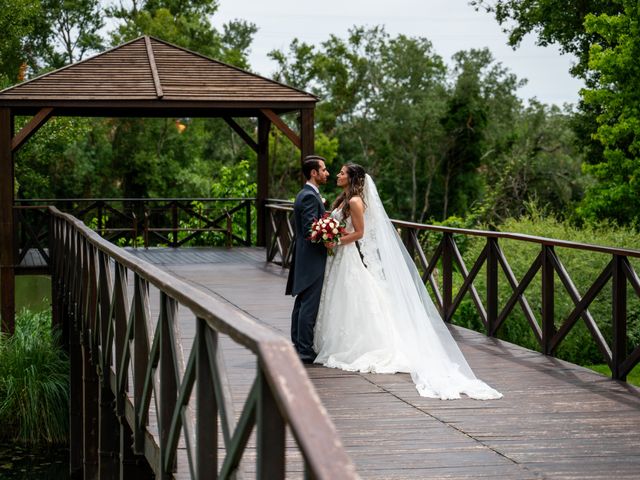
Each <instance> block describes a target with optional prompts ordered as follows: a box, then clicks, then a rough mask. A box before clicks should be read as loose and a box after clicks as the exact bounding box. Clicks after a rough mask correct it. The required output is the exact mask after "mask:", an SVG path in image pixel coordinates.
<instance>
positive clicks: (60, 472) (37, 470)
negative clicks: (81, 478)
mask: <svg viewBox="0 0 640 480" xmlns="http://www.w3.org/2000/svg"><path fill="white" fill-rule="evenodd" d="M36 478H37V479H38V480H40V479H42V480H67V479H69V478H71V477H70V475H69V449H68V448H66V447H64V446H58V447H40V448H32V447H25V446H23V445H19V444H12V443H5V444H2V443H0V479H3V480H4V479H7V480H34V479H36Z"/></svg>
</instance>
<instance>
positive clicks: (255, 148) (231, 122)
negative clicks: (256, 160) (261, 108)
mask: <svg viewBox="0 0 640 480" xmlns="http://www.w3.org/2000/svg"><path fill="white" fill-rule="evenodd" d="M222 119H223V120H224V121H225V122H227V125H229V126H230V127H231V128H233V131H234V132H236V133H237V134H238V135H240V138H242V139H243V140H244V141H245V143H246V144H247V145H249V146H250V147H251V148H252V149H253V151H254V152H256V153H258V144H257V143H256V142H255V140H254V139H253V138H251V136H250V135H249V134H248V133H247V132H246V131H245V130H244V128H242V127H241V126H240V125H238V123H237V122H236V121H235V120H234V119H233V118H231V117H222Z"/></svg>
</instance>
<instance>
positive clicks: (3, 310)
mask: <svg viewBox="0 0 640 480" xmlns="http://www.w3.org/2000/svg"><path fill="white" fill-rule="evenodd" d="M12 136H13V116H12V114H11V109H9V108H0V290H1V292H2V293H0V314H1V316H2V326H1V331H2V332H5V333H9V334H13V332H14V330H15V313H16V312H15V302H16V300H15V288H16V285H15V269H14V265H13V263H14V234H15V232H14V223H13V188H14V179H13V152H12V149H11V139H12Z"/></svg>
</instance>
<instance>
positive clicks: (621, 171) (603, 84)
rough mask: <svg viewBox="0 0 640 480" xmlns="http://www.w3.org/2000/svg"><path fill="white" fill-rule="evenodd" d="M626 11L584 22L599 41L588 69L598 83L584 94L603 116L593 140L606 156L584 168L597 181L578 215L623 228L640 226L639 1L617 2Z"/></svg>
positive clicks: (599, 16) (594, 47)
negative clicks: (628, 224)
mask: <svg viewBox="0 0 640 480" xmlns="http://www.w3.org/2000/svg"><path fill="white" fill-rule="evenodd" d="M613 3H615V4H616V5H618V6H620V7H623V9H624V11H623V12H619V13H617V14H616V15H607V14H600V15H593V14H589V15H587V17H586V21H585V25H586V29H587V32H589V33H590V34H592V35H594V36H597V38H598V39H599V43H595V44H594V45H592V47H591V50H590V56H589V68H590V69H591V70H592V71H593V72H595V73H597V74H598V82H597V84H596V85H594V86H592V87H591V88H587V89H584V90H583V91H582V96H583V98H584V102H585V103H586V104H587V105H590V106H592V107H593V108H594V109H595V110H596V111H598V112H599V114H598V115H597V117H596V121H597V130H596V132H595V134H594V135H593V137H594V139H596V140H597V141H598V142H600V143H601V144H602V146H603V149H604V150H603V157H602V159H601V160H600V161H594V162H592V163H591V164H587V165H585V171H586V172H588V173H590V174H592V175H593V176H594V177H595V178H596V179H597V181H598V183H597V184H596V185H594V186H593V188H591V189H590V190H589V192H588V194H587V197H586V198H585V201H584V203H583V204H582V206H581V208H580V211H579V213H581V215H582V216H583V217H586V218H588V219H589V220H597V219H600V218H610V219H613V220H615V221H617V222H619V223H635V224H636V225H637V224H638V222H640V110H639V108H638V106H639V105H640V65H639V64H638V56H639V55H640V25H639V22H640V8H639V7H638V3H637V2H636V1H629V0H624V1H622V0H621V1H616V2H613Z"/></svg>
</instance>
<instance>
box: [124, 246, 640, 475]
mask: <svg viewBox="0 0 640 480" xmlns="http://www.w3.org/2000/svg"><path fill="white" fill-rule="evenodd" d="M127 250H128V251H129V252H130V253H132V254H134V255H136V256H137V257H139V258H141V259H144V260H146V261H148V262H150V263H153V264H155V265H157V266H159V267H161V268H163V269H164V270H166V271H167V272H170V273H171V274H173V275H175V276H177V277H179V278H181V279H183V280H185V281H187V282H189V283H191V284H193V285H194V286H196V287H197V288H199V289H201V290H204V291H205V292H207V293H209V294H211V295H214V296H216V297H217V298H220V299H223V300H224V301H226V302H228V303H230V304H232V305H234V306H235V307H237V308H239V309H241V310H242V311H244V312H245V313H247V314H248V315H250V316H252V317H253V318H255V319H256V320H257V321H258V322H260V323H262V324H264V325H267V326H269V327H270V328H271V329H273V330H274V331H276V332H278V333H279V334H281V335H283V336H285V337H288V335H289V333H288V332H289V318H290V317H289V316H290V312H291V309H292V306H293V299H292V298H291V297H288V296H285V295H284V287H285V283H286V273H287V272H286V270H283V269H282V268H280V267H279V266H277V265H274V264H269V263H266V262H265V251H264V250H263V249H260V248H234V249H232V250H225V249H196V248H193V249H179V250H177V249H176V250H173V249H149V250H143V249H137V250H136V249H127ZM180 328H181V331H182V337H183V345H184V348H185V355H188V350H189V348H190V345H191V343H192V339H193V336H194V334H195V332H194V326H193V322H185V323H184V324H181V325H180ZM450 328H451V330H452V333H453V335H454V337H455V338H456V340H457V341H458V342H459V345H460V347H461V349H462V351H463V352H464V354H465V356H466V358H467V359H468V361H469V363H470V365H471V366H472V368H473V370H474V371H475V373H476V375H477V376H478V377H479V378H482V379H483V380H485V381H486V382H488V383H489V384H490V385H492V386H494V387H495V388H496V389H498V390H499V391H501V392H502V393H503V394H504V398H503V399H501V400H496V401H486V402H481V401H476V400H470V399H467V398H464V399H461V400H454V401H441V400H433V399H427V398H422V397H420V396H418V394H417V392H416V390H415V388H414V386H413V383H412V381H411V379H410V377H409V375H407V374H396V375H375V374H359V373H350V372H344V371H340V370H333V369H328V368H324V367H320V366H309V367H307V373H308V375H309V377H310V378H311V380H312V382H313V383H314V385H315V387H316V389H317V391H318V393H319V395H320V397H321V399H322V402H323V404H324V406H325V407H326V408H327V410H328V411H329V414H330V416H331V417H332V419H333V421H334V423H335V425H336V426H337V428H338V431H339V433H340V436H341V438H342V440H343V443H344V445H345V448H346V450H347V453H348V454H349V455H350V456H351V458H352V459H353V460H354V462H355V464H356V467H357V469H358V472H359V473H360V475H361V476H362V477H363V478H394V479H395V478H398V479H400V478H498V477H499V478H513V479H533V478H554V479H555V478H580V479H587V478H616V479H621V478H629V479H631V478H637V476H638V471H640V450H639V448H638V447H640V436H639V435H638V433H637V432H638V431H639V430H640V396H639V395H638V394H639V392H640V391H639V390H638V389H636V388H634V387H632V386H630V385H627V384H626V383H624V382H616V381H612V380H610V379H608V378H607V377H604V376H601V375H599V374H597V373H594V372H592V371H590V370H588V369H585V368H582V367H579V366H577V365H573V364H570V363H567V362H564V361H561V360H558V359H555V358H552V357H547V356H544V355H542V354H540V353H537V352H533V351H530V350H526V349H524V348H521V347H518V346H516V345H513V344H510V343H506V342H503V341H500V340H496V339H492V338H487V337H486V336H484V335H483V334H480V333H476V332H472V331H470V330H466V329H463V328H459V327H455V326H451V327H450ZM222 345H223V348H224V351H225V357H226V362H227V368H228V372H229V381H230V383H231V386H232V388H233V392H234V401H236V402H237V403H238V404H237V405H236V407H237V408H238V410H239V409H240V406H241V405H240V404H239V403H240V402H241V401H242V399H244V398H245V396H246V393H247V391H248V389H249V387H250V383H251V380H252V379H253V377H254V375H255V364H254V361H253V357H252V355H250V354H249V352H247V351H244V349H242V348H238V347H237V346H234V345H233V344H232V343H231V342H229V343H224V342H223V344H222Z"/></svg>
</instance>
